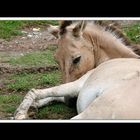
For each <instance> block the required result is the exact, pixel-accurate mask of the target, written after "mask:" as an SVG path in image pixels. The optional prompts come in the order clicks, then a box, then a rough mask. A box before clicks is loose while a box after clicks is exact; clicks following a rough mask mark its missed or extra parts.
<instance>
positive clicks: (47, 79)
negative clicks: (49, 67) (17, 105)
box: [5, 71, 61, 92]
mask: <svg viewBox="0 0 140 140" xmlns="http://www.w3.org/2000/svg"><path fill="white" fill-rule="evenodd" d="M60 83H61V73H60V72H59V71H53V72H51V73H45V74H42V73H38V74H26V73H25V74H19V75H13V76H11V77H9V78H8V79H7V80H5V85H6V86H5V88H6V89H7V91H9V92H25V91H26V92H27V91H29V90H30V89H32V88H45V87H50V86H55V85H59V84H60Z"/></svg>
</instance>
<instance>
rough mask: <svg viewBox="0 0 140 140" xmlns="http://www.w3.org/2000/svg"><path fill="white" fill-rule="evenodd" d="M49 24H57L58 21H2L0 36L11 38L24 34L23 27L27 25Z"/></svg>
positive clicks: (0, 22)
mask: <svg viewBox="0 0 140 140" xmlns="http://www.w3.org/2000/svg"><path fill="white" fill-rule="evenodd" d="M47 24H52V25H57V24H58V21H55V20H54V21H53V20H49V21H47V20H46V21H30V20H28V21H22V20H20V21H19V20H18V21H14V20H13V21H12V20H11V21H8V20H4V21H0V38H3V39H6V40H10V39H11V37H14V36H17V35H22V33H21V29H23V28H25V27H31V26H35V27H40V26H46V25H47Z"/></svg>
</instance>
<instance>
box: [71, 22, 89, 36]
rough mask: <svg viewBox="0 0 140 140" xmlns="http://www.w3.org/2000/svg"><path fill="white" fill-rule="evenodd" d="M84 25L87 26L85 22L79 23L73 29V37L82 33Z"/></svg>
mask: <svg viewBox="0 0 140 140" xmlns="http://www.w3.org/2000/svg"><path fill="white" fill-rule="evenodd" d="M86 24H87V22H86V21H81V22H80V23H78V24H77V25H76V26H75V27H74V29H73V35H74V36H75V37H79V36H80V35H81V33H82V32H83V30H84V29H85V27H86Z"/></svg>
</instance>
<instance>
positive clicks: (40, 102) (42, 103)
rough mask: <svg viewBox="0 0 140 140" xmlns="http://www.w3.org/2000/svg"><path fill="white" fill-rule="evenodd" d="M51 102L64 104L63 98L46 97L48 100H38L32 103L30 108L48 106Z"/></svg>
mask: <svg viewBox="0 0 140 140" xmlns="http://www.w3.org/2000/svg"><path fill="white" fill-rule="evenodd" d="M52 101H57V102H61V103H64V102H65V101H64V97H48V98H44V99H40V100H37V101H35V102H33V104H32V107H35V108H40V107H43V106H46V105H49V104H50V103H51V102H52Z"/></svg>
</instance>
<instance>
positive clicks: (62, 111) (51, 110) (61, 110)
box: [37, 103, 76, 119]
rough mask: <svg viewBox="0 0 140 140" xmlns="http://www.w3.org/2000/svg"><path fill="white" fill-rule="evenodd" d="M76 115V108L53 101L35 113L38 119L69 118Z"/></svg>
mask: <svg viewBox="0 0 140 140" xmlns="http://www.w3.org/2000/svg"><path fill="white" fill-rule="evenodd" d="M74 115H76V110H75V109H74V108H70V107H68V106H66V105H65V104H63V103H53V104H51V105H49V106H47V107H43V108H41V109H40V110H39V112H38V114H37V118H38V119H44V118H45V119H59V118H61V119H70V118H72V117H73V116H74Z"/></svg>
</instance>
